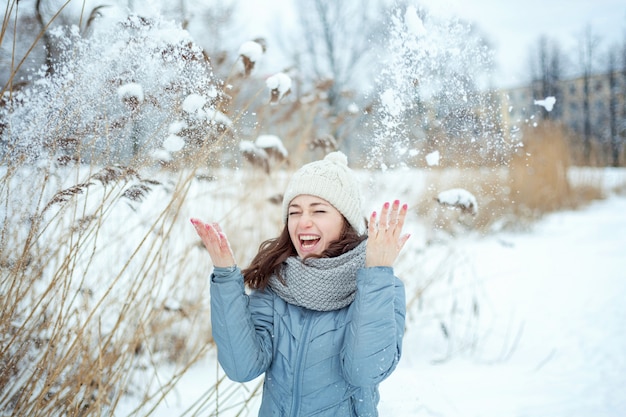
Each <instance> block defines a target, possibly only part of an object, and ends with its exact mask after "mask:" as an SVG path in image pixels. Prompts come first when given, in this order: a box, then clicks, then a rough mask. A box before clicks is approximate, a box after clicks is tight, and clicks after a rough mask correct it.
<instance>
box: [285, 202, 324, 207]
mask: <svg viewBox="0 0 626 417" xmlns="http://www.w3.org/2000/svg"><path fill="white" fill-rule="evenodd" d="M316 206H325V207H328V204H326V203H324V202H322V201H319V202H317V201H316V202H314V203H311V204H309V207H316ZM291 207H294V208H301V206H300V205H299V204H289V208H291Z"/></svg>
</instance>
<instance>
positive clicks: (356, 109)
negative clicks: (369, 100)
mask: <svg viewBox="0 0 626 417" xmlns="http://www.w3.org/2000/svg"><path fill="white" fill-rule="evenodd" d="M347 110H348V113H350V114H358V113H359V106H357V104H356V103H354V102H352V103H350V104H348V108H347Z"/></svg>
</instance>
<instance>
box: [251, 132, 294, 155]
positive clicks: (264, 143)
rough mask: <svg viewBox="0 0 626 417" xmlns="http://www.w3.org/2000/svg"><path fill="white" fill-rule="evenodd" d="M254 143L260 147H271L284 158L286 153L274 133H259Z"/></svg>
mask: <svg viewBox="0 0 626 417" xmlns="http://www.w3.org/2000/svg"><path fill="white" fill-rule="evenodd" d="M254 144H255V145H256V146H258V147H259V148H262V149H272V150H274V151H276V152H277V153H278V154H280V155H282V156H283V157H285V158H286V157H287V155H288V153H287V149H286V148H285V145H283V141H282V140H281V139H280V138H279V137H278V136H276V135H259V136H258V137H257V138H256V140H255V141H254Z"/></svg>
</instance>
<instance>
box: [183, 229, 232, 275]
mask: <svg viewBox="0 0 626 417" xmlns="http://www.w3.org/2000/svg"><path fill="white" fill-rule="evenodd" d="M190 220H191V224H193V225H194V227H195V228H196V233H198V236H200V239H202V243H204V246H205V247H206V248H207V250H208V251H209V255H210V256H211V261H213V266H217V267H231V266H234V265H235V257H234V255H233V251H232V249H231V248H230V243H229V242H228V238H227V237H226V235H225V234H224V232H223V231H222V228H221V227H220V225H219V224H218V223H210V224H209V223H203V222H202V221H200V220H198V219H190Z"/></svg>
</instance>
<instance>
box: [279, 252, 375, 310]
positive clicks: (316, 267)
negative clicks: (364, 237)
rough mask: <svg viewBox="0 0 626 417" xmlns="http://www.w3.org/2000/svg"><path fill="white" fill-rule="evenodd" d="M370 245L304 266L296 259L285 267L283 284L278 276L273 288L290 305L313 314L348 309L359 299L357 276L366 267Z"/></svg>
mask: <svg viewBox="0 0 626 417" xmlns="http://www.w3.org/2000/svg"><path fill="white" fill-rule="evenodd" d="M365 247H366V241H363V242H361V243H360V244H359V245H358V246H357V247H356V248H354V249H352V250H351V251H348V252H346V253H344V254H341V255H339V256H336V257H334V258H310V259H305V260H304V262H303V261H302V260H301V259H300V258H299V257H296V256H292V257H289V258H287V260H286V261H285V263H284V264H283V269H282V274H281V275H282V277H283V279H284V280H285V283H286V285H285V284H283V283H282V282H281V281H280V280H279V279H278V277H277V276H276V275H272V276H271V277H270V281H269V285H270V287H271V288H272V290H274V292H275V293H276V294H278V296H279V297H280V298H282V299H283V300H285V301H286V302H288V303H289V304H295V305H297V306H300V307H305V308H308V309H310V310H317V311H331V310H339V309H340V308H343V307H346V306H348V305H350V303H352V301H354V297H355V296H356V273H357V270H358V269H359V268H363V267H364V266H365Z"/></svg>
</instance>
